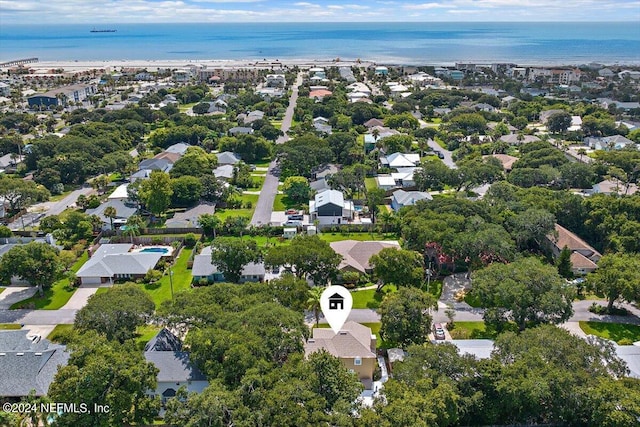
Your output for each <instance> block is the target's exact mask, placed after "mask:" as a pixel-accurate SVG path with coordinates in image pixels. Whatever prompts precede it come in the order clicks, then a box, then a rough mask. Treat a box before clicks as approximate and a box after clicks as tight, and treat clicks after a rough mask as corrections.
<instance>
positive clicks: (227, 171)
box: [213, 165, 234, 181]
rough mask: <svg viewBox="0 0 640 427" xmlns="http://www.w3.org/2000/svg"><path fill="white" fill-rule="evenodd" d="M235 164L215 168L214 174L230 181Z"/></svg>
mask: <svg viewBox="0 0 640 427" xmlns="http://www.w3.org/2000/svg"><path fill="white" fill-rule="evenodd" d="M233 168H234V166H233V165H221V166H218V167H217V168H215V169H214V170H213V176H215V177H216V178H218V179H222V180H224V181H230V180H231V178H233Z"/></svg>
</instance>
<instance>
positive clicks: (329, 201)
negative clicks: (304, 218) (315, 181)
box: [309, 190, 355, 225]
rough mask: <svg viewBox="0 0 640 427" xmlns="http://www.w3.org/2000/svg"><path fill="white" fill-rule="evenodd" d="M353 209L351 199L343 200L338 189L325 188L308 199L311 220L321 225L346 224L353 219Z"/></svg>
mask: <svg viewBox="0 0 640 427" xmlns="http://www.w3.org/2000/svg"><path fill="white" fill-rule="evenodd" d="M354 211H355V209H354V206H353V201H351V200H344V195H343V194H342V192H341V191H338V190H325V191H323V192H321V193H317V194H316V195H315V197H314V200H309V214H310V216H311V221H312V222H313V221H316V220H317V221H318V223H319V224H321V225H338V224H346V223H348V222H349V221H351V220H352V219H353V214H354Z"/></svg>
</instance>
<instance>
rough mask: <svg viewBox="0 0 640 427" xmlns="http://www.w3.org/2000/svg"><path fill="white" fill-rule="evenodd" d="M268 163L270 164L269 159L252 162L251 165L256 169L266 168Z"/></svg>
mask: <svg viewBox="0 0 640 427" xmlns="http://www.w3.org/2000/svg"><path fill="white" fill-rule="evenodd" d="M269 163H271V159H266V160H260V161H259V162H253V163H251V164H252V165H256V167H257V168H268V167H269Z"/></svg>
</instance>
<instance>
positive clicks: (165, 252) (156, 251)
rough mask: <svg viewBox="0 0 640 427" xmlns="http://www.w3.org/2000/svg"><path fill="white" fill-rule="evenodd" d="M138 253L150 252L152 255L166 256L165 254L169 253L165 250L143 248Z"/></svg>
mask: <svg viewBox="0 0 640 427" xmlns="http://www.w3.org/2000/svg"><path fill="white" fill-rule="evenodd" d="M140 252H152V253H160V254H167V253H169V249H167V248H144V249H142V250H141V251H140Z"/></svg>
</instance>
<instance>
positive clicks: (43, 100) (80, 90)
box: [27, 84, 97, 108]
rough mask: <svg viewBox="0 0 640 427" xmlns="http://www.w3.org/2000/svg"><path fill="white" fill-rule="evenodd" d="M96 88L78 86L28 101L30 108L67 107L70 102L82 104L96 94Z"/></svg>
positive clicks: (85, 85) (51, 92)
mask: <svg viewBox="0 0 640 427" xmlns="http://www.w3.org/2000/svg"><path fill="white" fill-rule="evenodd" d="M96 91H97V90H96V86H95V85H93V84H76V85H71V86H63V87H60V88H57V89H52V90H50V91H47V92H45V93H38V94H35V95H33V96H30V97H29V98H28V99H27V100H28V102H29V107H31V108H35V107H46V108H49V107H55V106H57V105H67V103H69V102H70V101H73V102H80V101H84V100H85V99H87V98H88V97H90V96H92V95H94V94H95V93H96Z"/></svg>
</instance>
